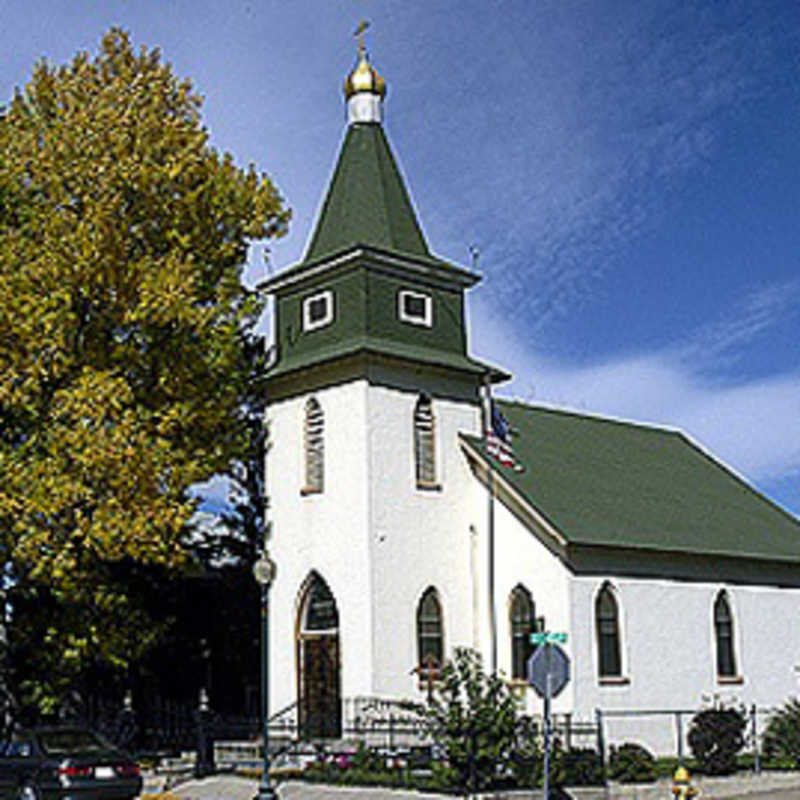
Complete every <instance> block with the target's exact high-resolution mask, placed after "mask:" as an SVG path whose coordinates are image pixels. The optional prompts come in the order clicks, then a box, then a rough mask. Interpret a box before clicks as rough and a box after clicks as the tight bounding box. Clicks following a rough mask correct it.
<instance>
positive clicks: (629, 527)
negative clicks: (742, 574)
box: [463, 401, 800, 561]
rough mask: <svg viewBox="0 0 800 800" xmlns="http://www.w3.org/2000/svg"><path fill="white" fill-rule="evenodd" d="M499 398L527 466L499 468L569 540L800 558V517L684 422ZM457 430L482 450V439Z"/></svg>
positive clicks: (522, 460)
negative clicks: (622, 417) (662, 424)
mask: <svg viewBox="0 0 800 800" xmlns="http://www.w3.org/2000/svg"><path fill="white" fill-rule="evenodd" d="M498 405H499V406H500V409H501V410H502V412H503V414H504V415H505V416H506V418H507V419H508V421H509V423H510V424H511V426H512V428H513V429H515V430H516V431H518V434H517V435H515V436H514V437H513V446H514V451H515V454H516V456H517V458H518V459H519V461H520V462H521V463H522V464H523V465H524V467H525V469H524V471H523V472H521V473H516V472H514V471H513V470H512V469H510V468H505V467H497V471H498V472H499V473H501V474H502V476H503V478H504V480H505V481H507V482H508V483H509V484H511V485H512V487H513V488H514V489H515V490H516V491H517V492H518V493H519V494H521V495H522V496H523V497H524V498H525V499H526V501H527V502H528V503H529V504H530V505H531V506H533V507H534V508H535V509H537V510H538V511H539V512H540V513H541V514H542V515H543V516H545V517H546V518H547V519H548V521H549V522H550V523H551V524H552V525H553V526H554V527H555V528H556V529H557V530H558V532H559V533H560V534H561V535H562V536H563V537H564V538H565V539H566V540H567V544H568V545H595V546H596V545H601V546H609V547H618V548H646V549H655V550H662V551H663V550H666V551H673V552H688V553H704V554H708V555H713V556H733V557H752V558H759V559H769V560H779V561H781V560H798V561H800V520H797V519H795V518H794V517H792V516H791V515H789V514H788V513H786V512H785V511H783V510H782V509H780V508H779V507H777V506H776V505H774V504H773V503H771V502H770V501H769V500H767V499H766V498H765V497H764V496H762V495H761V494H759V493H758V492H756V491H755V490H754V489H753V488H751V487H750V486H748V485H747V484H746V483H745V482H744V481H743V480H741V479H740V478H738V477H737V476H736V475H734V474H733V473H732V472H731V471H729V470H728V469H726V468H725V467H724V466H722V465H721V464H720V463H719V462H717V461H715V460H714V459H713V458H711V457H710V456H709V455H708V454H707V453H705V452H704V451H703V450H701V449H700V448H699V447H697V446H696V445H694V444H693V443H692V442H691V441H690V440H689V439H687V438H686V437H685V436H684V435H683V434H682V433H681V432H680V431H675V430H665V429H661V428H653V427H648V426H645V425H636V424H631V423H625V422H619V421H616V420H610V419H603V418H599V417H593V416H585V415H581V414H577V413H571V412H565V411H557V410H552V409H546V408H537V407H532V406H527V405H524V404H521V403H513V402H506V401H499V403H498ZM463 438H464V439H465V440H466V441H468V442H469V443H470V445H471V446H472V449H473V450H475V451H477V452H479V453H480V454H483V455H484V457H485V451H484V446H483V440H482V439H480V438H479V437H475V436H464V437H463Z"/></svg>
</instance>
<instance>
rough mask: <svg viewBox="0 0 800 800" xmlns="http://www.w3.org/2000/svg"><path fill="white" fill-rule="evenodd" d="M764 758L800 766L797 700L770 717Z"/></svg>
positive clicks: (799, 723) (798, 704)
mask: <svg viewBox="0 0 800 800" xmlns="http://www.w3.org/2000/svg"><path fill="white" fill-rule="evenodd" d="M764 757H765V758H768V759H773V760H780V761H783V760H786V761H790V762H791V764H792V766H794V767H798V766H800V701H798V700H797V699H796V698H791V699H790V700H789V701H788V702H787V703H786V705H785V706H784V707H783V708H782V709H780V710H779V711H776V712H775V713H774V714H773V715H772V716H771V717H770V720H769V723H767V730H766V731H765V733H764Z"/></svg>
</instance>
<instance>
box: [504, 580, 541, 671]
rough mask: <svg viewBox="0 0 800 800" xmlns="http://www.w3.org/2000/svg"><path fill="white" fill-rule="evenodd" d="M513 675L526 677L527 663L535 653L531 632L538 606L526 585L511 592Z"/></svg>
mask: <svg viewBox="0 0 800 800" xmlns="http://www.w3.org/2000/svg"><path fill="white" fill-rule="evenodd" d="M509 611H510V618H511V619H510V622H511V677H512V678H526V677H527V675H526V674H525V673H526V664H527V662H528V659H529V658H530V656H531V653H533V649H534V646H533V645H532V644H531V634H532V633H533V632H534V630H535V629H536V606H535V605H534V603H533V598H532V597H531V593H530V592H529V591H528V590H527V589H526V588H525V587H524V586H521V585H519V586H516V587H514V590H513V591H512V592H511V602H510V608H509Z"/></svg>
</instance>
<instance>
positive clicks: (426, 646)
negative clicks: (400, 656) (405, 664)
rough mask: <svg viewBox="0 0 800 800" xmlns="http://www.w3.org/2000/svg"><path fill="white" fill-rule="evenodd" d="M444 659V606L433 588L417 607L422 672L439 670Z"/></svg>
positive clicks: (418, 645) (418, 641)
mask: <svg viewBox="0 0 800 800" xmlns="http://www.w3.org/2000/svg"><path fill="white" fill-rule="evenodd" d="M443 657H444V635H443V633H442V605H441V603H440V602H439V594H438V593H437V591H436V589H434V588H433V587H432V586H431V587H429V588H428V589H426V590H425V592H424V593H423V595H422V598H421V599H420V601H419V605H418V606H417V658H418V660H419V666H420V669H421V670H427V669H437V668H438V667H440V666H441V665H442V659H443Z"/></svg>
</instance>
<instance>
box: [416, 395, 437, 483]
mask: <svg viewBox="0 0 800 800" xmlns="http://www.w3.org/2000/svg"><path fill="white" fill-rule="evenodd" d="M434 433H435V427H434V419H433V405H432V403H431V399H430V397H428V396H427V395H421V396H420V398H419V400H417V405H416V407H415V408H414V462H415V465H416V475H417V486H418V487H420V488H430V487H432V486H435V485H436V452H435V449H434Z"/></svg>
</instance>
